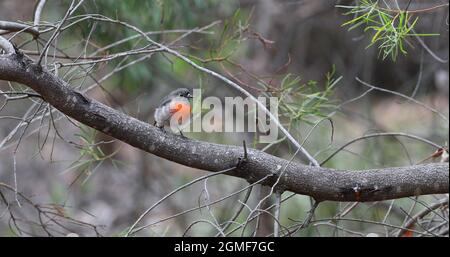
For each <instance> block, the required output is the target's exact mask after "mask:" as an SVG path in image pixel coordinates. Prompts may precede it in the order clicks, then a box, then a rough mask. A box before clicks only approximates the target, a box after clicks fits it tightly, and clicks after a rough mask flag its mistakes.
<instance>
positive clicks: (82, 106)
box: [0, 52, 449, 201]
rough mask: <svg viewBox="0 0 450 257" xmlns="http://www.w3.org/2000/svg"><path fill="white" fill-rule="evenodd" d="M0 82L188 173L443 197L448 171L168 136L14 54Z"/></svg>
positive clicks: (368, 193)
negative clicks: (351, 166) (358, 165)
mask: <svg viewBox="0 0 450 257" xmlns="http://www.w3.org/2000/svg"><path fill="white" fill-rule="evenodd" d="M0 79H1V80H7V81H15V82H18V83H21V84H24V85H26V86H28V87H30V88H32V89H33V90H34V91H36V92H37V93H39V94H40V95H41V96H42V98H43V99H44V100H45V101H47V102H48V103H50V104H51V105H52V106H54V107H55V108H57V109H58V110H59V111H61V112H62V113H64V114H66V115H67V116H70V117H72V118H74V119H76V120H77V121H79V122H81V123H83V124H85V125H88V126H90V127H93V128H95V129H97V130H99V131H102V132H103V133H105V134H108V135H110V136H112V137H114V138H117V139H119V140H121V141H123V142H125V143H128V144H130V145H132V146H134V147H137V148H139V149H142V150H143V151H146V152H149V153H151V154H155V155H157V156H160V157H162V158H164V159H167V160H170V161H174V162H177V163H180V164H183V165H186V166H189V167H194V168H198V169H202V170H207V171H212V172H215V171H221V170H225V169H229V168H231V167H234V166H237V167H236V168H235V169H234V170H232V171H230V172H229V173H227V174H228V175H231V176H236V177H240V178H244V179H246V180H248V181H249V182H254V181H257V180H259V179H261V178H264V177H266V176H269V177H268V178H267V179H266V180H265V181H264V183H263V184H265V185H273V184H274V183H275V181H277V179H278V177H279V176H280V174H281V178H280V180H279V182H278V184H277V189H278V190H288V191H292V192H295V193H298V194H303V195H309V196H312V197H314V198H315V199H316V200H318V201H323V200H331V201H379V200H386V199H394V198H401V197H407V196H413V195H425V194H440V193H448V192H449V190H448V189H449V166H448V163H445V164H428V165H416V166H409V167H395V168H384V169H372V170H361V171H350V170H335V169H329V168H321V167H309V166H305V165H302V164H299V163H295V162H288V161H287V160H284V159H281V158H278V157H276V156H273V155H270V154H267V153H264V152H261V151H258V150H256V149H248V158H247V159H245V160H243V155H244V149H243V148H242V147H239V146H230V145H219V144H212V143H208V142H202V141H197V140H192V139H188V138H184V137H180V136H178V135H173V134H170V133H162V132H161V131H160V130H159V129H157V128H156V127H154V126H152V125H150V124H148V123H146V122H143V121H140V120H137V119H135V118H133V117H130V116H128V115H126V114H124V113H121V112H119V111H117V110H114V109H112V108H110V107H108V106H106V105H104V104H102V103H100V102H98V101H96V100H93V99H89V98H87V97H86V96H84V95H82V94H80V93H79V92H76V91H75V90H73V89H72V88H71V87H70V86H69V85H68V84H67V83H66V82H65V81H63V80H61V79H59V78H58V77H56V76H54V75H53V74H52V73H50V72H48V71H46V70H43V69H42V68H41V67H40V66H38V65H36V64H34V63H33V62H32V61H31V60H29V59H28V58H26V57H24V56H23V55H21V54H20V53H19V52H17V53H12V54H7V55H0Z"/></svg>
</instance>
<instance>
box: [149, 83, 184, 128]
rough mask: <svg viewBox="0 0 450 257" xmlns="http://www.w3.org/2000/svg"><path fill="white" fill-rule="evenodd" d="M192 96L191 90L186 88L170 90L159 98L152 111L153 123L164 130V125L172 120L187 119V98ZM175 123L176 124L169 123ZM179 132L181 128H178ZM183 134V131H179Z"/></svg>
mask: <svg viewBox="0 0 450 257" xmlns="http://www.w3.org/2000/svg"><path fill="white" fill-rule="evenodd" d="M190 98H192V95H191V92H190V91H189V89H187V88H178V89H176V90H174V91H172V92H170V93H169V94H168V95H167V96H165V97H164V98H163V99H161V102H160V103H159V106H158V108H156V110H155V113H154V118H155V123H154V125H155V126H156V127H158V128H160V129H161V130H162V131H165V130H164V125H169V124H170V122H171V121H173V122H177V123H178V122H180V121H181V122H183V121H185V120H187V119H188V117H189V115H190V113H191V104H190V102H189V99H190ZM170 125H171V126H172V125H177V124H170ZM180 133H181V130H180ZM181 135H183V133H181Z"/></svg>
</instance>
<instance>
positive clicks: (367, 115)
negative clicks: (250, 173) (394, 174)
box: [0, 0, 449, 236]
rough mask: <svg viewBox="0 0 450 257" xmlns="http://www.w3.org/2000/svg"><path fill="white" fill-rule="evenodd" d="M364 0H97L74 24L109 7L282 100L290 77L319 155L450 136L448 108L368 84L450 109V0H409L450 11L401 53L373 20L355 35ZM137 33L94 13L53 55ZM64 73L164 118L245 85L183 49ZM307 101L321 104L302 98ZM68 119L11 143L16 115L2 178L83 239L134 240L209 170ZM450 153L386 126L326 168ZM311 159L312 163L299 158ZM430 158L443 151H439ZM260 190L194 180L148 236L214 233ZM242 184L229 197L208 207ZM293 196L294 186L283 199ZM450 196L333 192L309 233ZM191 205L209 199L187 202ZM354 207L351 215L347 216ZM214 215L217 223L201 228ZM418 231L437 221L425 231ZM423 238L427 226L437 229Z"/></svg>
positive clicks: (103, 46)
mask: <svg viewBox="0 0 450 257" xmlns="http://www.w3.org/2000/svg"><path fill="white" fill-rule="evenodd" d="M356 2H359V1H331V0H285V1H283V0H227V1H220V0H186V1H176V0H160V1H156V0H155V1H138V0H135V1H108V0H104V1H99V0H97V1H85V2H84V3H83V4H82V5H81V6H80V7H79V8H78V10H77V11H76V13H75V15H74V17H73V20H71V21H67V24H70V22H73V21H74V20H77V19H79V18H76V15H84V14H93V13H95V14H101V15H104V16H107V17H110V18H112V19H117V20H121V21H125V22H127V23H128V24H131V25H134V26H136V27H138V28H139V29H141V30H142V31H145V32H152V33H150V34H149V36H150V37H151V38H152V39H154V40H156V41H158V42H161V43H164V44H166V45H169V46H171V47H172V48H173V49H175V50H177V51H179V52H180V53H183V54H184V55H186V56H188V57H189V58H191V59H192V60H195V61H196V62H197V63H199V64H202V65H204V66H205V67H208V68H210V69H213V70H215V71H217V72H219V73H220V74H222V75H224V76H227V77H229V78H231V79H233V80H234V81H236V82H238V83H239V84H240V85H242V86H243V87H244V88H245V89H246V90H248V91H250V92H251V93H252V94H253V95H255V96H257V95H267V94H271V95H276V93H274V92H275V91H276V90H275V91H271V89H273V88H275V89H276V88H278V89H282V88H284V87H286V88H287V87H290V89H286V91H284V92H294V93H295V94H296V96H293V97H292V98H291V100H292V101H293V102H294V103H299V105H296V108H298V109H296V115H295V117H293V116H292V114H290V113H289V112H286V113H282V114H283V116H282V121H283V122H284V123H283V124H284V125H285V126H286V127H287V128H289V129H290V131H291V132H292V134H293V135H294V136H295V137H296V138H297V139H298V140H299V142H302V141H303V140H305V139H306V143H305V148H306V149H308V151H309V152H310V153H313V154H314V156H315V157H316V159H318V160H319V162H320V161H324V160H326V159H327V158H328V157H329V156H330V155H331V154H332V153H333V152H334V151H336V150H337V149H338V148H339V147H341V146H342V145H344V144H346V143H347V142H350V141H351V140H354V139H356V138H359V137H362V136H364V135H368V134H373V133H385V132H401V133H406V134H411V135H415V136H419V137H421V138H425V139H427V140H430V141H432V142H434V143H436V144H438V145H442V146H445V145H447V142H448V123H446V122H444V121H443V120H442V119H440V118H439V116H438V115H434V114H433V113H432V112H430V111H429V110H427V109H425V108H423V107H422V106H420V105H418V104H415V103H414V102H412V101H408V100H407V99H405V98H402V97H398V96H396V95H394V94H391V93H389V92H382V91H380V90H372V91H370V92H367V91H368V89H369V88H368V87H367V86H364V85H363V84H362V83H360V82H358V81H357V80H356V78H359V79H360V80H361V81H365V82H367V83H370V84H371V85H375V86H377V87H381V88H384V89H388V90H392V91H395V92H399V93H401V94H404V95H407V96H410V97H413V98H414V99H416V100H418V101H420V102H422V103H424V104H426V105H428V106H430V107H432V108H434V109H436V110H438V111H439V112H441V113H443V114H444V115H445V116H446V117H448V111H449V110H448V106H449V105H448V96H449V92H448V87H449V85H448V84H449V66H448V44H449V42H448V14H449V9H448V1H443V0H442V1H441V0H430V1H417V0H413V1H411V2H410V3H409V6H408V8H410V9H411V10H415V9H424V8H428V7H431V6H437V5H442V4H447V6H444V7H442V8H438V9H435V10H433V11H431V12H423V13H422V12H421V13H417V14H416V16H417V17H419V18H420V19H419V20H418V22H417V24H416V25H415V28H414V30H415V31H416V32H417V33H436V34H439V35H437V36H427V37H421V38H420V40H421V41H422V42H423V44H425V45H426V46H427V48H428V49H425V48H424V47H423V45H422V44H421V43H420V42H419V41H418V40H417V39H416V38H414V37H410V38H408V39H407V40H408V43H406V44H405V48H406V51H407V54H406V55H405V54H401V53H400V54H399V55H398V56H397V57H396V59H395V60H393V59H392V58H391V57H388V58H385V59H383V57H382V56H380V53H379V49H377V45H374V46H371V47H367V46H368V45H370V43H371V39H372V36H373V33H372V34H370V33H369V32H364V30H363V27H358V28H355V29H352V30H349V26H343V24H344V23H345V22H347V21H349V20H351V19H352V18H354V16H351V15H350V16H348V15H344V13H345V12H347V11H348V10H347V9H345V8H337V7H336V5H348V6H351V5H355V4H356ZM379 2H380V5H384V4H386V3H382V2H387V4H388V5H391V6H392V7H395V4H396V3H397V4H398V5H399V6H400V7H401V8H405V7H406V5H407V4H408V2H409V1H406V0H398V1H391V0H386V1H379ZM69 5H70V1H56V0H48V1H47V3H46V5H45V8H44V10H43V13H42V18H41V20H42V22H43V24H44V25H45V24H51V23H52V22H53V23H54V22H57V21H59V20H61V19H62V17H63V16H64V14H65V12H66V10H67V8H68V6H69ZM34 6H35V1H28V0H1V1H0V20H10V21H23V22H30V21H32V17H33V8H34ZM80 17H81V16H80ZM194 29H195V30H194ZM50 35H51V33H47V34H45V35H43V37H44V38H48V37H50ZM134 35H136V32H134V31H132V30H130V29H127V28H125V27H124V26H120V25H118V24H115V23H112V22H101V21H96V20H90V19H86V20H81V21H80V22H79V23H78V24H75V25H73V26H71V27H70V28H68V29H67V30H65V31H63V32H62V33H61V34H60V35H59V36H58V39H57V41H56V43H57V44H58V48H59V49H61V51H57V50H54V49H53V48H52V49H51V51H50V52H49V55H48V59H49V60H48V63H70V62H69V60H67V59H65V58H64V56H65V55H69V56H77V57H79V58H80V59H79V60H77V61H78V62H81V61H87V62H89V61H90V60H91V59H89V58H88V57H89V56H94V55H108V54H113V53H119V52H123V51H129V50H131V49H140V48H143V47H146V46H147V43H146V42H145V40H143V39H142V38H140V37H135V38H133V39H132V40H128V41H124V42H123V43H121V44H117V45H114V46H112V47H108V45H110V44H113V43H115V42H118V41H120V40H122V39H125V38H128V37H132V36H134ZM30 38H31V36H30V35H27V34H23V33H22V34H19V35H18V36H17V37H15V38H14V40H13V41H14V42H15V43H16V44H18V45H19V44H23V47H22V49H26V50H28V51H27V52H26V53H27V54H28V55H30V56H31V57H33V58H36V57H37V56H36V50H37V49H42V46H37V44H36V43H34V42H32V43H26V42H27V40H29V39H30ZM80 53H81V54H80ZM50 59H51V60H50ZM45 61H46V62H47V60H45ZM51 61H52V62H51ZM126 64H129V65H126ZM124 65H126V67H124ZM55 67H56V65H55ZM121 67H124V68H121ZM58 72H59V76H60V77H61V78H63V79H64V80H66V81H68V82H70V84H71V85H73V86H74V87H77V88H81V89H86V88H88V87H89V86H91V85H93V86H92V89H91V90H90V91H89V92H88V93H87V95H88V96H89V97H92V98H95V99H97V100H99V101H101V102H103V103H105V104H108V105H109V106H111V107H113V108H115V109H117V110H121V111H123V112H125V113H127V114H129V115H131V116H133V117H136V118H139V119H141V120H144V121H147V122H149V123H152V122H153V118H152V116H153V110H154V108H155V107H156V106H157V105H158V103H159V99H160V98H161V97H162V96H164V95H165V94H167V93H168V92H170V91H171V90H173V89H175V88H178V87H188V88H202V90H203V95H204V96H212V95H213V96H218V97H221V98H222V97H225V96H236V95H239V93H238V92H237V91H236V90H233V89H232V88H230V87H228V86H226V85H224V84H223V83H221V82H220V81H218V80H216V79H214V78H212V77H210V76H208V75H207V74H205V73H202V72H199V71H198V70H195V69H193V68H192V67H191V66H189V65H188V64H186V63H184V62H182V61H181V60H179V59H176V58H174V57H173V56H170V55H167V54H160V53H155V54H145V53H144V54H142V53H141V54H135V55H129V56H123V57H118V58H115V59H113V60H110V61H108V62H101V63H95V64H87V65H85V66H64V65H63V66H61V67H60V69H59V71H58ZM88 74H89V75H88ZM97 83H100V84H101V87H100V86H98V84H97ZM11 88H14V89H24V88H25V87H21V86H20V85H18V84H8V83H6V82H4V81H0V90H2V91H8V90H9V89H11ZM288 90H290V91H288ZM311 99H312V100H311ZM352 99H353V101H350V102H347V101H349V100H352ZM0 101H1V102H0V103H1V104H3V103H4V101H6V100H5V98H2V96H0ZM306 101H311V102H308V103H311V104H310V105H306V104H304V105H302V104H300V103H305V102H306ZM343 103H345V105H342V104H343ZM33 105H35V106H34V107H33ZM30 107H33V108H31V109H30ZM45 108H48V107H47V106H46V105H44V106H42V109H41V110H38V109H37V106H36V103H35V102H33V100H32V99H31V100H30V99H23V100H17V101H8V103H7V105H6V106H4V108H3V109H2V110H1V113H0V115H1V116H2V117H4V116H14V117H16V116H17V117H20V118H21V117H22V116H24V114H25V113H27V111H28V110H31V111H29V112H28V113H27V114H26V115H31V114H32V113H33V112H35V111H36V112H37V113H41V112H43V111H44V110H45ZM283 110H284V109H281V111H282V112H283ZM323 117H329V118H330V119H331V120H332V121H333V128H332V127H331V126H330V122H327V121H324V122H321V123H320V124H319V125H317V126H315V127H314V124H316V122H317V121H319V120H321V119H323ZM52 119H53V121H52V120H51V119H50V118H49V117H46V118H43V119H40V120H38V121H36V122H33V123H30V125H29V126H26V131H25V133H24V135H23V136H22V137H20V135H21V132H22V131H23V130H24V129H25V126H22V127H20V128H19V133H15V134H13V136H12V137H11V138H8V135H10V133H11V132H12V131H13V130H14V128H16V127H17V125H18V124H19V122H20V120H15V119H8V118H2V119H0V141H1V142H2V143H1V144H0V146H1V147H0V182H3V183H5V184H9V185H14V183H15V182H16V183H17V187H18V191H20V192H21V193H22V194H23V195H24V196H26V197H27V198H28V199H30V200H31V201H32V202H33V203H34V204H37V205H38V206H39V207H41V208H44V210H48V211H52V212H56V213H59V214H60V215H61V216H62V217H64V218H65V220H64V222H66V223H64V224H65V226H66V227H67V229H64V228H61V227H58V226H55V225H53V228H54V230H55V231H52V233H55V235H65V234H69V233H71V232H73V233H76V234H78V235H81V236H93V235H96V233H98V234H100V235H105V236H118V235H123V234H124V232H126V231H127V229H128V228H129V227H130V226H131V225H132V224H133V223H134V222H135V221H136V220H137V218H138V217H139V215H141V214H142V213H143V212H144V211H145V210H146V209H147V208H149V207H150V206H152V205H153V204H154V203H155V202H157V201H158V200H159V199H161V198H162V197H164V196H165V195H166V194H168V193H169V192H170V191H172V190H173V189H175V188H177V187H179V186H181V185H183V184H185V183H187V182H189V181H191V180H192V179H194V178H196V177H199V176H201V175H205V174H208V173H207V172H204V171H201V170H196V169H193V168H189V167H185V166H181V165H178V164H176V163H172V162H170V161H167V160H164V159H161V158H159V157H155V156H152V155H150V154H147V153H145V152H143V151H140V150H137V149H135V148H133V147H131V146H129V145H127V144H124V143H121V142H120V141H117V140H114V139H113V138H110V137H108V136H106V135H103V134H102V133H99V132H96V131H95V130H93V129H90V128H88V127H85V126H81V127H80V128H78V127H77V126H74V124H72V123H71V122H69V121H68V120H67V119H66V118H65V117H64V116H63V115H61V114H59V113H58V112H55V113H54V114H53V117H52ZM52 123H54V124H52ZM55 127H56V129H57V130H55ZM311 130H312V132H311V134H310V135H309V136H307V135H308V133H309V132H310V131H311ZM57 131H58V133H57ZM58 134H60V135H58ZM332 134H333V135H332ZM187 136H188V137H190V138H197V139H199V140H204V141H208V142H217V143H221V144H232V145H242V140H246V141H247V142H248V144H251V146H252V147H255V148H258V149H262V148H264V147H265V146H266V145H264V144H258V143H257V142H254V141H253V139H254V137H255V135H254V134H252V133H235V134H231V133H210V134H208V133H188V134H187ZM61 137H62V138H64V140H62V139H61ZM70 142H74V143H75V144H72V143H70ZM80 145H81V147H80ZM435 151H436V149H435V148H433V147H432V146H430V145H428V144H425V143H423V142H421V141H418V140H414V139H411V138H406V137H389V136H377V137H372V138H367V139H363V140H358V141H355V142H354V143H352V144H350V145H349V146H348V147H346V148H345V149H344V150H342V151H340V152H339V153H337V154H336V155H335V156H333V157H332V158H331V159H329V160H328V161H327V162H326V163H325V164H324V166H326V167H332V168H338V169H339V168H342V169H344V168H345V169H369V168H377V167H393V166H407V165H412V164H417V163H419V162H421V161H422V160H424V159H426V158H427V157H429V156H431V155H432V154H433V153H434V152H435ZM267 152H269V153H271V154H274V155H277V156H280V157H283V158H285V159H289V158H290V157H291V156H292V153H293V150H292V149H291V147H289V144H288V143H287V142H286V141H283V142H280V143H279V144H277V145H275V146H272V147H271V148H269V149H268V150H267ZM296 161H304V160H302V159H301V158H300V157H299V158H297V159H296ZM430 161H433V160H432V159H427V160H426V161H425V162H430ZM14 170H15V171H16V172H15V173H16V178H15V176H14V172H13V171H14ZM247 185H248V183H247V182H246V181H244V180H241V179H237V178H233V177H228V176H223V175H220V176H214V177H212V178H209V179H208V180H206V181H202V182H200V183H197V184H194V185H192V186H189V187H188V188H186V189H184V190H183V191H181V192H178V193H176V194H174V195H173V196H171V197H170V198H168V199H166V200H165V201H163V202H162V203H161V204H160V205H159V206H158V207H157V208H156V209H154V210H152V212H151V213H150V214H149V215H147V216H146V217H145V218H144V220H143V221H142V222H141V223H140V225H145V224H151V226H149V227H147V228H146V229H143V230H141V231H139V233H136V235H139V236H180V235H183V234H184V233H186V235H194V236H214V235H216V234H217V233H218V232H217V230H216V229H215V228H214V227H213V226H211V224H209V223H208V222H212V223H214V224H216V223H222V222H225V221H227V220H230V219H232V217H233V214H234V213H236V211H237V210H238V209H239V208H240V207H241V206H243V204H242V201H243V199H245V197H246V192H247V190H242V189H244V188H245V187H246V186H247ZM206 188H207V190H206V191H205V189H206ZM239 190H241V192H239V193H236V194H233V195H231V196H230V197H229V198H227V199H225V200H223V201H220V202H218V203H216V204H214V205H210V206H209V205H208V206H206V207H203V208H198V207H199V206H201V205H204V204H207V203H210V202H213V201H215V200H217V199H220V198H221V197H224V196H228V195H230V194H232V193H233V192H237V191H239ZM2 192H4V194H5V197H8V199H9V202H10V203H11V206H10V207H9V208H14V213H16V219H17V222H18V226H19V227H21V228H22V229H23V231H25V232H27V233H29V234H31V235H47V234H48V233H47V232H46V231H45V229H42V224H41V223H40V222H39V218H38V217H39V216H40V215H41V214H42V211H39V210H38V208H36V206H35V205H32V204H26V203H24V204H23V205H24V206H22V207H19V206H17V204H16V203H15V202H14V201H12V200H11V199H14V194H13V192H11V191H7V190H2ZM268 192H269V191H268V190H267V189H265V188H260V187H255V188H254V189H253V190H252V192H251V194H250V195H249V199H248V200H247V203H246V206H251V207H254V206H255V205H256V204H257V203H258V202H259V199H260V198H261V195H264V194H267V193H268ZM290 195H291V193H289V192H285V193H284V194H283V197H284V198H285V197H288V196H290ZM445 198H447V204H448V196H435V195H431V196H421V197H417V198H405V199H398V200H390V201H383V202H375V203H360V204H354V203H335V202H324V203H322V204H321V205H320V206H319V207H318V209H317V210H316V212H315V215H314V221H315V222H312V223H311V225H310V226H308V227H307V228H304V229H301V230H299V231H298V232H297V233H296V234H295V236H366V235H368V234H370V235H379V236H385V235H395V233H394V232H398V228H401V227H402V226H404V225H405V221H406V220H408V217H410V216H412V215H414V214H415V213H417V212H419V211H421V210H423V209H424V208H426V207H425V206H427V205H429V204H431V203H433V202H436V201H438V200H441V199H445ZM271 204H273V197H268V198H267V200H266V201H265V202H264V203H263V206H264V207H265V208H267V207H269V206H271ZM310 205H311V202H310V199H309V197H306V196H301V195H295V196H292V197H290V198H288V199H287V200H286V201H285V202H283V205H282V207H281V218H280V221H281V222H282V224H283V225H284V226H286V227H289V226H291V225H293V224H295V223H296V221H298V220H303V219H305V217H306V216H307V214H308V211H309V209H310ZM5 208H6V207H5V205H0V235H2V236H13V235H18V234H19V235H20V233H19V232H18V229H17V228H16V225H15V224H13V222H12V220H11V218H10V217H9V215H8V214H7V211H6V209H5ZM190 209H193V210H192V211H188V212H186V213H185V211H186V210H190ZM347 210H348V213H344V212H345V211H347ZM180 213H181V214H180ZM343 213H344V214H345V219H344V218H342V219H341V220H334V221H331V219H332V218H333V217H336V216H339V217H340V216H342V214H343ZM249 214H250V211H249V210H248V209H247V207H245V208H244V209H243V211H242V213H241V215H239V217H237V218H236V221H237V222H239V223H242V222H244V221H245V220H246V219H247V218H248V217H249ZM432 215H434V216H439V215H441V216H444V220H445V219H446V220H447V223H446V224H447V225H446V227H447V232H446V233H443V235H447V236H448V216H445V215H448V209H446V210H441V211H439V213H438V214H436V213H432ZM204 220H207V221H208V222H197V223H195V224H193V222H196V221H204ZM429 220H432V218H429ZM61 222H63V221H61ZM252 222H253V223H249V225H248V227H247V228H246V229H245V231H244V232H243V230H242V227H241V228H237V229H236V230H235V231H234V232H233V231H232V230H233V228H234V227H237V225H235V224H233V225H232V226H231V228H230V229H229V230H227V231H229V232H230V235H235V236H239V235H241V234H243V235H252V234H253V231H254V230H255V221H252ZM430 222H431V221H430ZM236 224H237V223H236ZM258 224H259V225H258V226H259V227H258V231H257V232H255V234H256V235H261V236H266V235H270V234H271V233H272V232H273V220H272V219H271V218H270V216H269V215H267V214H262V215H261V218H260V220H259V219H258ZM91 225H94V226H95V227H94V226H91ZM191 225H192V226H191ZM49 227H50V228H51V226H49ZM188 228H189V230H188V231H186V230H187V229H188ZM414 229H415V230H417V231H421V233H422V232H423V231H424V229H423V228H422V227H416V228H414ZM96 231H97V232H96ZM438 232H439V230H435V233H438ZM27 233H23V234H22V235H26V234H27ZM371 233H372V234H371ZM421 233H416V234H414V235H430V233H425V232H423V234H421Z"/></svg>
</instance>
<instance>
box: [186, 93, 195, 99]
mask: <svg viewBox="0 0 450 257" xmlns="http://www.w3.org/2000/svg"><path fill="white" fill-rule="evenodd" d="M186 97H187V98H194V97H193V96H192V95H191V93H189V94H188V95H187V96H186Z"/></svg>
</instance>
